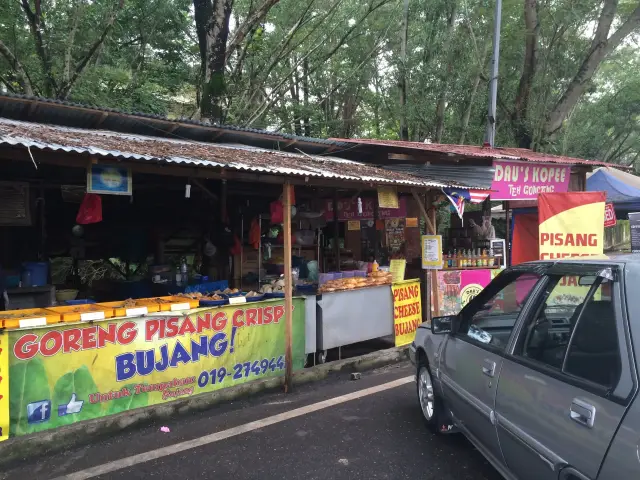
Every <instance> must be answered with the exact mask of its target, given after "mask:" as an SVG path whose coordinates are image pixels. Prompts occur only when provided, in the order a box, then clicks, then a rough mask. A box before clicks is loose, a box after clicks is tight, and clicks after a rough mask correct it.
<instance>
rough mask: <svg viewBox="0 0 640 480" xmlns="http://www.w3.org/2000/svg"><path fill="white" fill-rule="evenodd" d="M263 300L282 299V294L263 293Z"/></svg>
mask: <svg viewBox="0 0 640 480" xmlns="http://www.w3.org/2000/svg"><path fill="white" fill-rule="evenodd" d="M264 298H265V299H271V298H284V292H271V293H265V294H264Z"/></svg>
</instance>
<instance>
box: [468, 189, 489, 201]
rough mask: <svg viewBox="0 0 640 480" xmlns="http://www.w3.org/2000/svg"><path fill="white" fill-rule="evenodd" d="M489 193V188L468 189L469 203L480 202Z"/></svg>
mask: <svg viewBox="0 0 640 480" xmlns="http://www.w3.org/2000/svg"><path fill="white" fill-rule="evenodd" d="M489 195H491V192H490V191H489V190H469V197H470V200H469V201H470V202H471V203H482V202H484V201H485V200H486V199H487V197H488V196H489Z"/></svg>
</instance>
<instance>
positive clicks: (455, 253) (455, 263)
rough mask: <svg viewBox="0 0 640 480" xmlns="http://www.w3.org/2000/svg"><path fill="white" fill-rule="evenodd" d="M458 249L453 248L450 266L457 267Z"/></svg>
mask: <svg viewBox="0 0 640 480" xmlns="http://www.w3.org/2000/svg"><path fill="white" fill-rule="evenodd" d="M458 260H459V259H458V249H457V248H456V249H454V250H453V258H452V259H451V268H458Z"/></svg>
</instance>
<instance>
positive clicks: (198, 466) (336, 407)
mask: <svg viewBox="0 0 640 480" xmlns="http://www.w3.org/2000/svg"><path fill="white" fill-rule="evenodd" d="M413 373H414V372H413V369H412V368H411V367H410V366H409V365H400V366H394V367H389V368H387V369H383V370H378V371H375V372H371V373H368V374H365V375H363V377H362V378H361V379H360V380H357V381H350V380H348V378H347V376H346V375H341V376H336V377H333V378H330V379H327V380H326V381H324V382H320V383H314V384H309V385H306V386H301V387H297V388H296V391H295V392H294V393H292V394H290V395H287V396H285V395H284V394H281V393H271V394H265V395H261V396H259V397H254V398H251V399H247V400H243V401H239V402H234V403H232V404H229V405H224V406H221V407H219V408H216V409H213V410H210V411H207V412H203V413H199V414H195V415H190V416H186V417H181V418H176V419H175V420H174V421H167V422H166V426H168V427H169V428H170V429H171V432H170V433H162V432H160V427H161V426H163V425H151V426H149V427H147V428H143V429H141V430H135V431H132V432H126V433H123V434H120V435H117V436H114V437H111V438H109V439H103V440H101V441H98V442H96V443H94V444H92V445H90V446H86V447H82V448H77V449H74V450H71V451H68V452H65V453H63V454H58V455H53V456H49V457H45V458H41V459H36V460H29V461H25V463H24V464H22V465H17V466H14V468H12V469H11V470H9V471H5V472H3V473H0V478H3V479H25V478H33V479H37V480H47V479H54V478H56V479H57V478H60V477H62V478H67V479H70V480H71V479H80V478H92V479H97V480H111V479H122V478H153V479H158V480H165V479H166V480H169V479H171V480H175V479H176V478H188V479H200V478H201V479H227V478H233V479H235V480H270V479H274V480H275V479H277V480H282V479H287V480H289V479H296V480H297V479H301V480H312V479H318V480H327V479H338V480H343V479H344V480H355V479H360V478H362V479H393V480H396V479H405V478H406V479H411V478H415V479H437V480H454V479H455V480H463V479H466V480H499V479H500V478H501V477H500V476H499V475H498V474H497V473H496V471H495V470H493V468H491V467H490V466H489V465H488V464H487V462H486V461H485V460H484V459H483V458H482V456H481V455H480V454H479V453H478V452H477V451H476V450H475V449H474V448H473V447H472V446H471V445H470V444H469V443H468V442H467V441H466V440H465V439H464V438H462V437H460V436H457V435H452V436H445V437H436V436H434V435H432V434H431V433H429V432H427V430H426V428H425V427H424V426H423V424H422V422H421V417H420V412H419V410H418V406H417V403H416V399H415V385H414V383H413V382H412V381H411V380H410V378H409V377H410V376H412V375H413ZM391 382H395V383H391ZM320 402H323V403H320ZM289 417H292V418H289ZM252 422H254V423H252ZM247 424H248V425H247ZM216 432H218V433H217V435H212V434H216ZM220 432H222V433H220ZM221 437H226V438H223V439H220V438H221ZM185 442H190V443H188V444H186V443H185ZM188 447H191V448H188ZM132 456H133V458H131V457H132ZM126 458H128V460H123V459H126ZM88 469H95V470H93V471H92V470H88ZM73 472H83V474H82V475H78V476H67V475H69V474H71V473H73Z"/></svg>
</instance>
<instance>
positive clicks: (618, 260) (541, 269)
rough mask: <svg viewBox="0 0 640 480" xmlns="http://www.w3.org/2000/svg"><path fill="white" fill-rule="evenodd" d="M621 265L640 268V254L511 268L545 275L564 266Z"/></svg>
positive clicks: (574, 258)
mask: <svg viewBox="0 0 640 480" xmlns="http://www.w3.org/2000/svg"><path fill="white" fill-rule="evenodd" d="M602 264H607V265H620V266H625V267H628V266H632V267H633V268H634V269H635V268H639V267H640V254H637V253H635V254H634V253H611V254H607V255H596V256H593V257H571V258H566V259H561V260H553V261H549V260H538V261H535V262H526V263H522V264H520V265H516V266H514V267H511V269H512V270H520V271H522V270H524V271H529V272H532V273H538V274H544V273H546V272H548V271H549V270H551V269H552V268H553V267H558V266H562V265H567V266H569V265H574V266H581V267H588V266H589V265H602Z"/></svg>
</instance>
